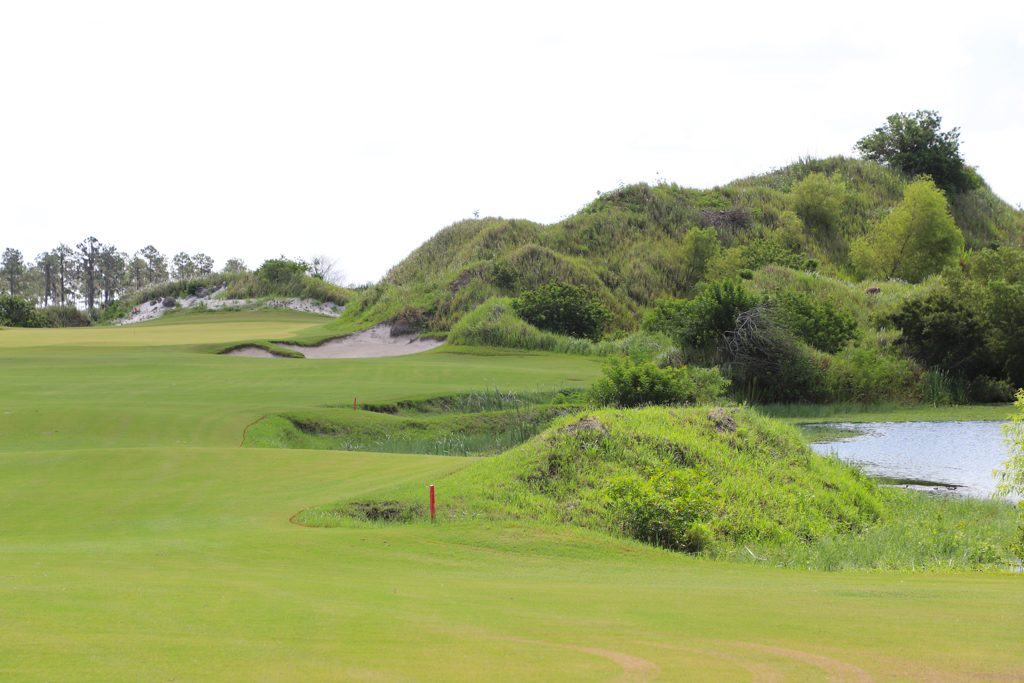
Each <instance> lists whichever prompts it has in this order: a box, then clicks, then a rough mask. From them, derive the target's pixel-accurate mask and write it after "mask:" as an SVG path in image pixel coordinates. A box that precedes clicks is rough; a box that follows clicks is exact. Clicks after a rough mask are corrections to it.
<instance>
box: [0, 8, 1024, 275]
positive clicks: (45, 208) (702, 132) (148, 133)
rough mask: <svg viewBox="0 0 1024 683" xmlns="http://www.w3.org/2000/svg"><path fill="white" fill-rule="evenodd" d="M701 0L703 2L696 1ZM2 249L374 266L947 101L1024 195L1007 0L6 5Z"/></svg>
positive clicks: (2, 21)
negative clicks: (469, 221)
mask: <svg viewBox="0 0 1024 683" xmlns="http://www.w3.org/2000/svg"><path fill="white" fill-rule="evenodd" d="M691 5H693V6H691ZM0 97H2V99H0V248H3V247H7V246H13V247H15V248H18V249H21V250H22V251H23V252H24V253H25V255H26V256H27V257H34V256H35V255H36V254H38V253H39V252H42V251H44V250H47V249H50V248H52V247H54V246H56V245H57V244H58V243H60V242H62V241H63V242H67V243H69V244H74V243H75V242H77V241H79V240H81V239H82V238H83V237H85V236H86V235H95V236H96V237H98V238H99V239H101V240H102V241H105V242H109V243H113V244H116V245H117V246H118V247H120V248H121V249H122V250H125V251H129V252H132V251H135V250H136V249H139V248H140V247H142V246H145V245H146V244H150V243H151V244H154V245H155V246H156V247H157V248H159V249H160V250H161V251H163V252H165V253H168V254H173V253H175V252H178V251H188V252H189V253H194V252H198V251H203V252H206V253H207V254H210V255H211V256H213V257H214V258H215V259H216V261H217V264H218V266H219V265H222V264H223V262H224V260H225V259H227V258H230V257H238V258H242V259H243V260H245V261H246V262H247V263H248V264H249V265H250V266H256V265H258V264H259V263H260V262H262V260H263V259H265V258H271V257H276V256H279V255H282V254H283V255H286V256H290V257H296V258H308V257H310V256H312V255H315V254H327V255H329V256H331V257H333V258H335V259H337V261H338V262H339V263H340V265H341V266H342V268H343V269H344V270H345V272H346V273H347V275H348V280H349V281H350V282H365V281H369V280H376V279H378V278H379V277H381V276H382V275H383V274H384V273H385V272H386V271H387V269H388V268H389V267H390V266H392V265H394V264H395V263H396V262H398V261H399V260H401V259H402V258H403V257H404V256H405V255H406V254H407V253H408V252H409V251H411V250H412V249H414V248H415V247H416V246H418V245H419V244H421V243H422V242H423V241H424V240H426V239H427V238H429V237H430V236H431V235H432V234H433V233H435V232H436V231H437V230H439V229H441V228H443V227H444V226H446V225H449V224H450V223H452V222H454V221H456V220H459V219H461V218H466V217H469V216H471V215H472V214H473V212H474V211H479V212H480V215H481V216H485V215H496V216H505V217H521V218H529V219H533V220H536V221H540V222H553V221H557V220H559V219H560V218H562V217H564V216H567V215H570V214H572V213H574V212H575V211H576V210H578V209H579V208H580V207H582V206H583V205H584V204H586V203H587V202H588V201H590V200H591V199H593V197H594V196H595V194H596V193H597V192H598V191H605V190H609V189H612V188H614V187H616V186H617V185H619V184H620V183H632V182H638V181H647V182H654V181H656V180H658V179H660V178H664V179H665V180H668V181H671V182H677V183H679V184H682V185H687V186H693V187H710V186H713V185H716V184H721V183H725V182H728V181H729V180H732V179H734V178H737V177H743V176H748V175H752V174H756V173H763V172H766V171H769V170H771V169H773V168H777V167H780V166H784V165H786V164H788V163H790V162H792V161H794V160H796V159H797V158H798V157H800V156H807V155H811V156H828V155H833V154H848V155H850V154H852V153H853V152H852V148H853V145H854V143H855V142H856V141H857V139H859V138H860V137H862V136H863V135H865V134H867V133H869V132H871V131H872V130H873V129H874V128H876V127H878V126H880V125H882V124H883V123H884V120H885V117H886V116H887V115H889V114H892V113H894V112H908V111H913V110H916V109H935V110H938V111H939V112H940V113H941V115H942V116H943V124H944V126H945V127H952V126H959V127H960V128H961V151H962V153H963V155H964V158H965V159H966V161H967V162H968V163H969V164H971V165H973V166H977V167H978V170H979V171H980V172H981V174H982V175H983V176H984V177H985V178H986V179H987V180H988V181H989V183H990V184H991V185H992V187H993V189H994V190H995V191H996V193H997V194H998V195H1000V196H1001V197H1002V198H1004V199H1006V200H1007V201H1009V202H1011V203H1013V204H1014V205H1017V204H1020V203H1022V202H1024V10H1022V9H1019V8H1016V9H1015V8H1013V7H1012V5H1011V3H1009V2H1002V3H991V4H989V3H985V2H972V3H963V2H960V3H956V4H953V3H950V4H949V5H948V6H944V5H943V3H936V2H922V3H903V2H894V1H892V0H889V1H887V2H881V3H873V2H844V3H826V2H820V0H818V1H816V2H808V3H785V2H782V3H779V2H776V3H765V2H756V3H743V2H728V3H724V2H723V3H710V2H704V3H683V2H648V3H644V2H628V3H627V2H622V1H621V0H620V1H619V2H610V3H601V2H585V3H556V2H551V1H549V2H537V3H531V2H522V1H517V2H508V3H501V4H499V3H485V2H467V3H448V2H438V1H433V2H360V3H345V2H340V1H333V2H309V1H291V2H259V1H255V0H245V1H243V2H219V1H216V0H203V1H202V2H187V1H182V0H175V1H173V2H143V1H139V0H132V1H131V2H85V1H82V0H76V1H75V2H46V1H41V0H31V1H29V0H24V1H21V2H15V1H8V0H0Z"/></svg>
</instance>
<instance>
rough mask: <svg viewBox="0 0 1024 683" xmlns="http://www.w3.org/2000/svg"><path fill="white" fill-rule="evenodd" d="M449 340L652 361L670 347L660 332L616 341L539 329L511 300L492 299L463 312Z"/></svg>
mask: <svg viewBox="0 0 1024 683" xmlns="http://www.w3.org/2000/svg"><path fill="white" fill-rule="evenodd" d="M448 343H450V344H455V345H462V346H497V347H503V348H510V349H526V350H530V351H555V352H559V353H570V354H578V355H584V356H610V355H617V354H625V355H629V356H631V357H633V358H634V359H636V360H651V359H653V358H655V357H657V356H658V355H659V354H662V353H664V352H666V351H669V350H670V349H671V348H672V342H671V340H670V339H669V338H668V337H666V336H664V335H660V334H646V333H635V334H633V335H629V336H626V337H623V338H621V339H617V340H605V341H600V342H592V341H590V340H589V339H579V338H576V337H567V336H565V335H560V334H554V333H552V332H545V331H544V330H540V329H538V328H536V327H534V326H533V325H531V324H530V323H528V322H526V321H525V320H523V319H522V318H520V317H519V316H518V315H516V313H515V311H514V310H513V308H512V302H511V299H507V298H499V297H496V298H493V299H490V300H488V301H487V302H485V303H484V304H482V305H480V306H478V307H477V308H476V309H474V310H473V311H471V312H469V313H468V314H467V315H465V316H464V317H463V318H462V319H461V320H460V321H459V322H458V323H457V324H456V325H455V327H454V328H452V331H451V332H450V333H449V335H448Z"/></svg>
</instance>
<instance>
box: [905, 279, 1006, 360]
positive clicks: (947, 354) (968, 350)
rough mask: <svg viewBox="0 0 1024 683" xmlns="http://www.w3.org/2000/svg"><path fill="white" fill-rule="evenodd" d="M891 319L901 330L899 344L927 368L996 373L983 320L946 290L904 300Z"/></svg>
mask: <svg viewBox="0 0 1024 683" xmlns="http://www.w3.org/2000/svg"><path fill="white" fill-rule="evenodd" d="M891 321H892V322H893V323H894V324H895V325H896V326H897V327H898V328H899V329H900V330H901V331H902V336H901V337H900V340H899V343H900V345H901V346H902V347H903V348H904V349H905V350H906V351H907V353H909V354H910V355H911V356H913V357H915V358H917V359H919V360H920V361H921V362H922V363H924V364H925V365H926V366H928V367H930V368H938V369H941V370H944V371H946V372H949V373H953V374H955V375H960V376H963V377H974V376H977V375H983V374H998V369H997V368H995V367H993V359H992V357H991V354H990V353H989V347H988V341H987V335H986V330H985V326H984V324H983V321H982V320H981V318H980V316H979V315H978V314H977V313H976V312H975V311H974V310H973V308H972V307H971V306H969V305H968V304H967V303H966V302H964V301H963V300H962V299H961V298H959V297H956V296H953V295H952V294H951V293H950V292H949V291H948V290H945V289H939V290H936V291H933V292H931V293H930V294H928V295H927V296H925V297H922V298H918V299H910V300H908V301H906V302H905V303H904V304H903V306H901V307H900V309H899V311H897V313H896V314H895V315H893V316H892V318H891Z"/></svg>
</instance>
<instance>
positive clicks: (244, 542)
mask: <svg viewBox="0 0 1024 683" xmlns="http://www.w3.org/2000/svg"><path fill="white" fill-rule="evenodd" d="M211 316H212V314H211ZM225 316H226V317H224V318H218V317H209V318H205V317H197V318H196V319H195V322H194V323H175V325H173V326H174V327H182V328H183V329H188V327H189V326H191V325H193V324H195V325H196V326H197V327H198V328H201V327H202V326H205V325H207V324H211V325H217V324H219V323H220V321H224V322H230V320H231V319H230V314H225ZM306 320H307V322H300V321H292V322H288V321H287V320H285V319H284V318H278V317H275V316H269V317H267V318H266V326H265V327H264V328H262V329H260V328H259V324H257V325H254V326H251V327H246V328H245V329H244V330H238V331H237V334H239V335H245V336H244V337H241V338H245V339H248V338H263V339H266V338H275V337H279V336H283V334H284V333H283V332H281V331H280V327H279V326H281V325H293V324H295V325H300V326H301V325H303V324H305V325H307V326H312V325H318V324H320V321H319V320H317V319H315V318H307V319H306ZM167 327H172V326H170V325H167V326H160V325H154V326H152V328H151V329H152V331H151V332H148V334H152V335H154V341H157V343H155V344H153V345H146V344H138V343H132V344H129V343H124V344H120V343H119V338H118V335H117V332H118V331H117V330H97V332H102V333H103V334H104V335H110V337H109V341H108V342H107V343H105V344H100V343H84V342H81V341H76V342H75V343H73V344H72V343H69V341H68V340H71V339H77V338H75V337H73V336H68V337H62V336H61V334H60V332H61V331H60V330H53V331H44V332H32V333H31V334H34V335H40V336H37V337H36V343H34V344H25V343H23V339H22V340H20V341H19V340H17V338H18V336H19V335H21V334H22V332H21V331H10V330H8V331H4V332H0V378H2V380H3V382H4V388H5V391H4V392H3V395H2V397H0V416H2V418H0V419H2V421H0V435H2V439H0V487H2V489H0V490H2V491H3V494H2V495H0V679H2V680H76V681H78V680H93V681H120V680H125V681H136V680H147V681H148V680H153V681H168V680H204V681H205V680H302V681H310V680H428V679H433V680H465V681H471V680H472V681H477V680H518V681H521V680H568V679H574V680H655V679H661V680H677V679H685V678H689V679H692V678H700V679H705V680H751V679H761V680H766V679H767V680H772V679H784V678H788V679H824V678H829V677H831V678H833V679H834V680H868V679H870V678H879V679H892V678H924V679H942V678H946V679H960V678H965V677H971V676H973V677H979V678H987V679H992V678H1001V679H1013V678H1015V677H1019V676H1020V672H1021V671H1022V670H1024V652H1021V650H1020V648H1019V643H1020V642H1022V639H1024V618H1022V617H1021V615H1022V614H1024V588H1022V584H1021V582H1020V581H1021V577H1020V576H1011V575H992V574H953V575H947V574H910V573H900V574H888V573H882V572H873V573H867V572H845V573H819V572H805V571H796V570H780V569H773V568H770V567H755V566H747V565H739V564H730V563H723V562H712V561H706V560H698V559H693V558H690V557H687V556H684V555H681V554H677V553H671V552H668V551H662V550H658V549H655V548H650V547H647V546H644V545H641V544H638V543H634V542H631V541H626V540H622V539H617V538H614V537H611V536H607V535H604V534H599V533H597V532H587V531H583V530H579V529H575V528H571V527H565V526H560V525H553V524H541V523H531V522H526V521H520V522H517V523H497V522H485V521H478V520H474V519H472V518H467V519H463V520H460V521H450V522H445V523H443V524H437V525H431V524H429V523H428V522H421V523H415V524H408V525H397V526H382V525H373V524H359V523H355V522H353V523H351V524H350V525H347V526H343V527H341V528H335V529H310V528H304V527H301V526H298V525H296V524H293V523H291V522H290V521H289V520H290V518H291V517H292V515H294V514H295V513H296V512H298V511H300V510H302V509H305V508H308V507H310V506H314V505H318V504H323V503H328V502H331V501H336V500H344V499H353V500H355V499H364V498H367V497H372V496H374V495H376V494H379V493H380V492H382V491H386V490H388V489H391V488H394V487H395V486H410V487H415V486H419V487H422V488H423V490H424V491H425V487H426V485H427V484H428V483H430V482H440V481H442V477H444V475H446V474H448V473H451V472H453V471H455V470H458V469H460V468H465V467H472V466H473V463H474V459H472V458H451V457H436V456H422V455H401V454H379V453H349V452H339V451H313V450H286V449H254V448H238V447H237V444H238V443H239V442H240V440H241V431H242V429H244V426H245V425H246V424H248V423H249V422H250V421H252V420H253V419H255V418H256V417H259V415H260V414H263V412H272V411H275V410H288V409H293V408H296V407H298V408H302V407H310V406H316V405H323V404H327V403H331V402H334V401H337V400H338V397H339V395H341V396H342V397H343V398H345V399H347V400H348V401H350V400H351V396H348V394H350V393H352V392H353V391H359V392H360V393H362V394H365V395H366V396H367V399H366V400H368V401H369V400H370V397H374V400H376V401H379V402H387V401H395V400H401V399H405V398H415V397H417V396H428V395H451V394H455V393H460V392H465V391H470V390H479V389H482V388H486V387H494V386H499V387H502V388H505V389H511V388H519V389H522V390H537V389H538V388H547V387H550V386H551V385H553V384H559V383H562V384H573V383H575V384H585V383H587V382H589V381H590V379H591V378H592V377H593V376H594V375H595V374H596V373H597V368H596V366H595V365H594V364H593V362H592V361H590V360H588V359H585V358H566V357H557V356H547V355H543V354H542V355H527V354H499V355H474V354H465V353H459V354H446V353H443V352H441V353H429V354H423V355H419V356H411V357H406V358H393V359H383V360H373V361H289V360H262V359H245V358H227V357H217V356H212V355H204V354H202V353H198V352H197V349H196V348H195V347H196V346H197V345H202V344H214V343H217V344H220V343H230V342H232V341H236V340H235V339H230V338H229V337H231V336H232V335H231V334H229V333H226V332H225V333H223V334H220V333H218V332H216V331H213V330H205V329H197V330H196V336H195V338H193V337H190V336H189V335H188V334H182V333H179V332H177V331H176V332H173V333H171V332H167V331H166V330H165V329H164V328H167ZM272 328H274V329H272ZM143 331H145V330H143ZM82 332H85V331H82ZM125 332H127V330H125ZM299 332H301V330H299ZM164 333H166V334H170V335H177V334H182V336H179V337H176V339H177V340H178V342H177V343H159V341H158V340H159V339H161V338H163V339H167V338H166V337H163V336H162V335H163V334H164ZM135 334H138V333H137V332H136V333H135ZM48 335H52V336H48ZM11 339H14V340H15V342H11V341H10V340H11ZM89 339H90V341H94V340H92V338H89ZM197 339H201V341H197ZM570 378H572V379H570ZM65 380H66V381H65ZM117 392H125V395H120V394H119V393H117ZM106 412H110V413H111V414H110V415H106V414H105V413H106ZM47 427H50V429H51V431H55V432H58V433H56V434H49V435H47V434H38V433H32V430H44V429H46V428H47ZM53 427H59V428H60V429H59V430H57V429H53ZM63 430H67V431H66V432H65V431H63ZM179 441H180V442H181V443H178V442H179ZM444 496H445V491H444V489H443V487H442V488H441V489H440V490H439V501H440V504H441V505H442V506H443V505H444V502H445V498H444Z"/></svg>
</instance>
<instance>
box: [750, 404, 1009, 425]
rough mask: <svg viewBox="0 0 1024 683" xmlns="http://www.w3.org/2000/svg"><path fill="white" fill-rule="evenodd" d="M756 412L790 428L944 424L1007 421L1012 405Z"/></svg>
mask: <svg viewBox="0 0 1024 683" xmlns="http://www.w3.org/2000/svg"><path fill="white" fill-rule="evenodd" d="M756 410H757V411H758V412H760V413H762V414H764V415H767V416H768V417H774V418H776V419H779V420H782V421H783V422H789V423H792V424H807V423H815V422H939V421H947V420H954V421H959V420H995V421H1002V420H1007V419H1009V417H1010V415H1011V414H1012V413H1013V404H1012V403H996V404H988V405H946V406H929V405H901V404H888V405H886V404H882V405H861V404H855V403H830V404H812V403H800V404H770V405H760V406H756Z"/></svg>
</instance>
